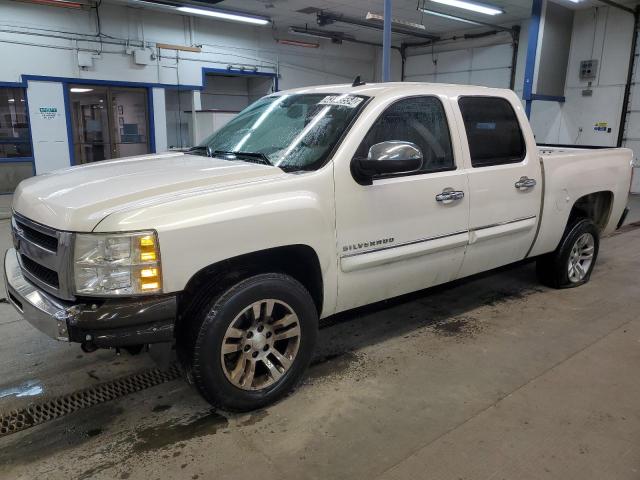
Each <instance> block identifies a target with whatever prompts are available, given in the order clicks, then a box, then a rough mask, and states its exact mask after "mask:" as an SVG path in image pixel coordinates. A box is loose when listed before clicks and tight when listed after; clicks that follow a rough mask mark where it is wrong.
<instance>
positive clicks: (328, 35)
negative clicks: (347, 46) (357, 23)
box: [289, 27, 353, 43]
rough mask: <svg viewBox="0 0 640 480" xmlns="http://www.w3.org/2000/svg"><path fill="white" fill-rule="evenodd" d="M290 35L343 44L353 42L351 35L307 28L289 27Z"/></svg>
mask: <svg viewBox="0 0 640 480" xmlns="http://www.w3.org/2000/svg"><path fill="white" fill-rule="evenodd" d="M289 33H292V34H294V35H300V36H302V37H311V38H321V39H323V40H331V41H332V42H333V43H342V41H343V40H353V37H352V36H351V35H347V34H345V33H342V32H329V31H323V30H313V29H311V28H306V27H289Z"/></svg>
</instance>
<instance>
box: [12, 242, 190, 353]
mask: <svg viewBox="0 0 640 480" xmlns="http://www.w3.org/2000/svg"><path fill="white" fill-rule="evenodd" d="M4 277H5V286H6V290H7V300H8V301H9V303H11V304H12V305H13V306H14V307H15V308H16V310H18V311H19V312H20V313H21V314H22V316H23V317H24V319H25V320H26V321H27V322H29V323H30V324H31V325H33V326H34V327H36V328H37V329H38V330H40V331H41V332H43V333H45V334H47V335H48V336H50V337H51V338H55V339H56V340H60V341H66V342H80V343H81V342H92V343H93V344H94V345H95V346H97V347H123V346H129V345H139V344H145V343H161V342H172V341H173V339H174V336H173V329H174V325H175V320H176V314H177V297H176V295H162V296H155V297H129V298H122V299H107V300H105V299H100V300H98V299H83V300H80V299H79V300H78V301H76V302H68V301H64V300H60V299H58V298H56V297H54V296H52V295H51V294H49V293H47V292H45V291H43V290H41V289H39V288H38V287H36V286H35V285H33V284H32V283H31V282H29V281H28V280H27V279H26V278H25V277H24V275H23V274H22V269H21V267H20V263H19V260H18V256H17V253H16V251H15V249H13V248H12V249H9V250H7V252H6V253H5V257H4Z"/></svg>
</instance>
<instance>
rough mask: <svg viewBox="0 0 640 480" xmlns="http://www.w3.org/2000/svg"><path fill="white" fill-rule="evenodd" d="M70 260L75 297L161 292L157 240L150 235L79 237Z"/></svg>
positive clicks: (98, 234)
mask: <svg viewBox="0 0 640 480" xmlns="http://www.w3.org/2000/svg"><path fill="white" fill-rule="evenodd" d="M73 260H74V278H75V287H76V289H75V293H76V294H78V295H90V296H110V295H139V294H149V293H160V292H162V272H161V270H160V249H159V248H158V236H157V235H156V233H155V232H153V231H148V232H132V233H107V234H102V233H87V234H85V233H78V234H76V235H75V245H74V249H73Z"/></svg>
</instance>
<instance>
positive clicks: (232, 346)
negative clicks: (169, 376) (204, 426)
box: [191, 273, 318, 411]
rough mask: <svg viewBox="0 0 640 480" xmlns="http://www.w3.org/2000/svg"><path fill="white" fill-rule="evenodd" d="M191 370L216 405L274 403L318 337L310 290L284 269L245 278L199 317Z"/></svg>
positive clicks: (303, 366) (297, 378)
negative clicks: (281, 271)
mask: <svg viewBox="0 0 640 480" xmlns="http://www.w3.org/2000/svg"><path fill="white" fill-rule="evenodd" d="M193 320H194V321H195V322H196V326H197V335H196V337H195V342H194V345H193V353H192V356H191V358H192V361H191V372H192V374H193V379H194V382H195V384H196V386H197V388H198V390H199V391H200V392H201V393H202V395H203V396H204V397H205V399H206V400H208V401H209V402H210V403H211V404H212V405H214V406H215V407H220V408H223V409H226V410H231V411H247V410H253V409H256V408H260V407H263V406H265V405H267V404H270V403H273V402H274V401H276V400H277V399H279V398H281V397H282V396H283V395H285V394H286V393H287V392H289V391H290V390H291V389H292V388H294V387H295V385H296V384H297V383H298V382H299V381H300V379H301V378H302V375H303V374H304V372H305V370H306V368H307V366H308V365H309V362H310V361H311V356H312V354H313V349H314V346H315V342H316V337H317V329H318V313H317V311H316V307H315V304H314V302H313V299H312V298H311V296H310V295H309V293H308V292H307V290H306V289H305V288H304V287H303V286H302V285H301V284H300V283H299V282H298V281H296V280H295V279H293V278H292V277H289V276H287V275H282V274H275V273H270V274H262V275H256V276H254V277H251V278H248V279H246V280H243V281H241V282H239V283H237V284H236V285H234V286H233V287H231V288H230V289H228V290H227V291H226V292H224V293H223V294H222V295H220V296H219V297H218V298H217V299H215V300H213V301H212V302H211V303H210V304H209V305H207V306H205V307H203V309H202V310H201V311H200V313H199V314H198V315H196V318H194V319H193Z"/></svg>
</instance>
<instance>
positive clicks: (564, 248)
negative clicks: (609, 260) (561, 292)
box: [536, 218, 600, 288]
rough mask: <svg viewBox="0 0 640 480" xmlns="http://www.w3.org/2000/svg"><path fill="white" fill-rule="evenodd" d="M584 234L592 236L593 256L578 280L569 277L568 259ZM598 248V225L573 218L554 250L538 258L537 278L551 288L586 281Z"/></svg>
mask: <svg viewBox="0 0 640 480" xmlns="http://www.w3.org/2000/svg"><path fill="white" fill-rule="evenodd" d="M584 234H590V235H591V236H592V238H593V257H592V259H591V262H590V264H589V266H588V268H587V269H586V272H585V274H584V276H583V277H582V278H581V279H579V280H576V279H575V278H574V279H571V278H570V276H569V261H570V258H571V255H572V249H573V248H574V246H575V245H576V242H578V241H579V239H580V238H581V237H582V236H583V235H584ZM599 248H600V231H599V230H598V227H596V226H595V224H594V223H593V222H592V221H591V220H589V219H587V218H578V219H576V220H574V221H573V222H571V223H570V224H569V226H568V227H567V229H566V230H565V233H564V235H563V237H562V240H561V241H560V245H558V248H556V250H555V251H554V252H551V253H548V254H546V255H543V256H542V257H540V258H538V261H537V265H536V272H537V274H538V279H539V280H540V282H541V283H543V284H544V285H547V286H549V287H552V288H573V287H579V286H580V285H583V284H585V283H587V282H588V281H589V278H590V277H591V272H592V271H593V267H594V266H595V264H596V260H597V258H598V249H599Z"/></svg>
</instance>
